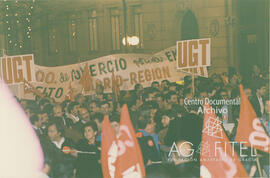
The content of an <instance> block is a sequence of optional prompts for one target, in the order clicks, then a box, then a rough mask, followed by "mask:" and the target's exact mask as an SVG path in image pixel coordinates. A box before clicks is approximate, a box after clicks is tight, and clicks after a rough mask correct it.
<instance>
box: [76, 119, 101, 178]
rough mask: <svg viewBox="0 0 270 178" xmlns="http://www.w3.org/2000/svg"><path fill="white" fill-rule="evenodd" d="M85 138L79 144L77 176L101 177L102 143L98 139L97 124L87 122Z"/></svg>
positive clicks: (86, 177) (79, 177) (84, 128)
mask: <svg viewBox="0 0 270 178" xmlns="http://www.w3.org/2000/svg"><path fill="white" fill-rule="evenodd" d="M83 130H84V138H83V139H82V140H80V141H79V142H78V145H77V147H76V148H77V150H78V152H77V162H76V166H75V167H76V178H101V177H102V171H101V165H100V149H99V148H100V143H99V142H97V141H96V135H97V131H98V128H97V125H96V123H95V122H92V121H90V122H87V123H86V124H85V125H84V127H83Z"/></svg>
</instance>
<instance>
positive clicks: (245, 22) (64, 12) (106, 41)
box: [0, 0, 269, 74]
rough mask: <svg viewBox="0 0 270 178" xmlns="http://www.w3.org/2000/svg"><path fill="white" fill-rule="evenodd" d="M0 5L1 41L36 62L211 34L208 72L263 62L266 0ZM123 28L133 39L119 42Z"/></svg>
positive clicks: (143, 48)
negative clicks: (133, 43)
mask: <svg viewBox="0 0 270 178" xmlns="http://www.w3.org/2000/svg"><path fill="white" fill-rule="evenodd" d="M124 3H126V6H124ZM1 9H2V12H4V13H2V14H1V22H0V48H1V49H3V50H2V51H4V52H5V54H6V55H19V54H29V53H33V54H34V56H35V63H36V64H38V65H44V66H57V65H67V64H73V63H77V62H82V61H86V60H91V59H95V58H97V57H100V56H104V55H109V54H112V53H148V54H149V53H155V52H158V51H161V50H163V49H166V48H168V47H171V46H173V45H175V44H176V41H179V40H187V39H197V38H211V67H210V68H209V72H210V74H211V73H214V72H224V71H227V68H228V67H229V66H232V67H235V68H236V69H238V70H239V71H240V72H241V73H243V74H244V73H245V72H246V71H247V70H246V69H247V68H251V67H252V65H254V64H257V65H259V67H261V68H265V67H267V66H268V65H269V63H268V59H269V1H267V0H260V1H256V0H102V1H101V0H77V1H74V0H62V1H53V0H43V1H42V0H33V1H22V0H21V1H15V0H14V1H1ZM125 34H126V35H128V36H137V37H139V39H140V42H139V44H138V45H137V46H125V45H123V43H122V40H123V38H124V37H125ZM242 64H245V67H243V65H242Z"/></svg>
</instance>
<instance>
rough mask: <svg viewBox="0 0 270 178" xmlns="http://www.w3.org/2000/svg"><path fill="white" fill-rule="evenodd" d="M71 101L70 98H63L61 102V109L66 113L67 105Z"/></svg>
mask: <svg viewBox="0 0 270 178" xmlns="http://www.w3.org/2000/svg"><path fill="white" fill-rule="evenodd" d="M70 103H71V100H65V101H63V102H62V103H61V106H62V111H63V112H64V113H68V105H69V104H70Z"/></svg>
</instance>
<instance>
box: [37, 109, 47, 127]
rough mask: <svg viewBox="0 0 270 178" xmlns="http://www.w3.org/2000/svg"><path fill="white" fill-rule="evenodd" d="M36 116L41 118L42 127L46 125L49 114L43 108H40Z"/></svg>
mask: <svg viewBox="0 0 270 178" xmlns="http://www.w3.org/2000/svg"><path fill="white" fill-rule="evenodd" d="M38 116H39V118H40V119H41V123H42V126H43V127H46V125H47V124H48V122H49V114H48V111H47V110H45V109H43V110H40V111H39V114H38Z"/></svg>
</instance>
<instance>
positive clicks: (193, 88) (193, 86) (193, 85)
mask: <svg viewBox="0 0 270 178" xmlns="http://www.w3.org/2000/svg"><path fill="white" fill-rule="evenodd" d="M194 77H195V75H194V70H192V93H193V97H195V84H194Z"/></svg>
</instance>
